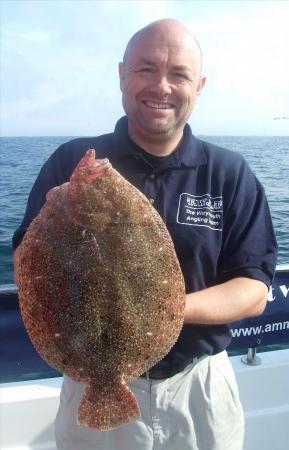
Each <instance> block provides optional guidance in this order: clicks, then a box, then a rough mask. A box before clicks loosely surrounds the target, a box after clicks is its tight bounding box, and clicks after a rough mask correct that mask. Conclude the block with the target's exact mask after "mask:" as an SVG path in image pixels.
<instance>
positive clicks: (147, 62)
mask: <svg viewBox="0 0 289 450" xmlns="http://www.w3.org/2000/svg"><path fill="white" fill-rule="evenodd" d="M137 63H138V64H147V65H149V66H154V65H155V63H154V62H153V61H151V60H150V59H147V58H143V57H142V58H140V59H139V60H138V61H137Z"/></svg>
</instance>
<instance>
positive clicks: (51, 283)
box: [16, 150, 185, 431]
mask: <svg viewBox="0 0 289 450" xmlns="http://www.w3.org/2000/svg"><path fill="white" fill-rule="evenodd" d="M16 271H17V276H18V281H17V284H18V288H19V301H20V308H21V313H22V317H23V321H24V324H25V326H26V328H27V331H28V333H29V335H30V338H31V340H32V343H33V345H34V346H35V348H36V350H37V351H38V352H39V354H40V355H41V356H42V357H43V359H44V360H45V361H47V362H48V364H50V365H51V366H53V367H55V368H56V369H57V370H59V371H60V372H63V373H65V374H66V375H68V376H69V377H71V378H72V379H74V380H75V381H78V382H80V383H83V384H84V385H85V386H86V389H85V392H84V395H83V397H82V399H81V401H80V405H79V408H78V418H77V421H78V423H79V424H80V425H84V426H88V427H90V428H93V429H95V430H100V431H105V430H110V429H113V428H115V427H117V426H119V425H121V424H125V423H128V422H131V421H134V420H136V419H137V418H138V417H139V415H140V410H139V406H138V403H137V400H136V398H135V396H134V394H133V393H132V392H131V390H130V389H129V387H128V383H129V382H131V381H132V380H133V379H135V378H136V377H138V376H139V375H141V374H142V373H144V372H145V371H146V370H148V369H149V368H150V367H152V366H153V365H155V364H156V363H157V362H158V361H159V360H161V359H162V358H163V357H164V356H165V355H166V354H167V353H168V352H169V350H170V349H171V347H172V346H173V345H174V343H175V342H176V340H177V338H178V335H179V333H180V330H181V328H182V325H183V320H184V307H185V286H184V280H183V276H182V273H181V269H180V266H179V262H178V260H177V256H176V254H175V250H174V245H173V242H172V240H171V237H170V235H169V233H168V231H167V228H166V226H165V224H164V223H163V221H162V219H161V217H160V216H159V214H158V213H157V211H156V210H155V209H154V208H153V207H152V205H151V204H150V202H149V201H148V199H147V198H146V197H145V196H144V195H143V194H142V193H141V192H139V191H138V190H137V189H136V188H135V187H134V186H132V185H131V184H130V183H129V182H128V181H127V180H125V179H124V178H123V177H122V176H121V175H120V174H119V173H118V172H117V171H116V170H115V169H114V168H113V167H112V165H111V164H110V162H109V161H108V160H107V159H99V160H97V159H95V150H88V151H87V152H86V154H85V156H84V157H83V158H82V159H81V161H80V162H79V164H78V165H77V167H76V168H75V170H74V172H73V174H72V176H71V178H70V181H69V182H67V183H64V184H62V185H61V186H57V187H55V188H53V189H52V190H51V191H49V192H48V194H47V196H46V203H45V204H44V206H43V207H42V209H41V211H40V213H39V214H38V216H37V217H36V218H35V219H34V220H33V222H32V223H31V225H30V227H29V229H28V230H27V232H26V234H25V236H24V239H23V241H22V243H21V245H20V247H19V250H18V257H17V260H16Z"/></svg>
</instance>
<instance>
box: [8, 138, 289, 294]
mask: <svg viewBox="0 0 289 450" xmlns="http://www.w3.org/2000/svg"><path fill="white" fill-rule="evenodd" d="M199 137H200V138H201V139H203V140H205V141H208V142H212V143H214V144H216V145H218V146H220V147H224V148H227V149H230V150H232V151H234V152H239V153H241V154H242V155H243V156H244V157H245V159H246V160H247V161H248V163H249V164H250V166H251V169H252V170H253V172H254V173H255V174H256V176H257V177H258V179H259V180H260V181H261V183H262V184H263V186H264V188H265V191H266V193H267V198H268V202H269V207H270V210H271V215H272V221H273V225H274V228H275V233H276V237H277V242H278V246H279V257H278V264H288V263H289V136H249V137H247V136H199ZM70 139H73V137H71V136H66V137H64V136H61V137H59V136H58V137H51V136H50V137H5V138H4V137H2V138H0V258H1V259H0V286H2V285H6V284H12V283H13V265H12V245H11V239H12V236H13V233H14V231H15V229H16V228H17V227H18V226H19V225H20V223H21V220H22V218H23V215H24V212H25V207H26V202H27V198H28V195H29V192H30V190H31V187H32V185H33V183H34V181H35V179H36V177H37V175H38V173H39V171H40V168H41V166H42V165H43V163H44V162H45V161H46V160H47V158H48V157H49V156H50V155H51V154H52V153H53V152H54V150H56V148H57V147H58V146H59V145H60V144H62V143H63V142H67V141H69V140H70Z"/></svg>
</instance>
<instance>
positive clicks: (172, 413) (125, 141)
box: [13, 19, 276, 450]
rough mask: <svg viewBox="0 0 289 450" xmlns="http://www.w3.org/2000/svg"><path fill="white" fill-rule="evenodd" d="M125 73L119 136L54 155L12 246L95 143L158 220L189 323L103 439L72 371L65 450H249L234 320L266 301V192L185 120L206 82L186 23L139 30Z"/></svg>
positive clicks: (269, 245)
mask: <svg viewBox="0 0 289 450" xmlns="http://www.w3.org/2000/svg"><path fill="white" fill-rule="evenodd" d="M119 74H120V87H121V91H122V96H123V107H124V110H125V113H126V116H125V117H123V118H121V119H120V120H119V121H118V123H117V124H116V127H115V130H114V132H113V133H110V134H107V135H103V136H98V137H95V138H83V139H75V140H73V141H71V142H68V143H66V144H64V145H62V146H61V147H59V149H57V150H56V151H55V152H54V154H53V155H52V156H51V157H50V158H49V160H48V161H47V162H46V163H45V165H44V167H43V168H42V170H41V172H40V174H39V176H38V179H37V180H36V183H35V185H34V187H33V189H32V191H31V194H30V197H29V201H28V205H27V210H26V214H25V217H24V219H23V222H22V224H21V226H20V227H19V229H18V230H17V231H16V232H15V235H14V239H13V244H14V249H16V248H17V246H18V245H19V243H20V241H21V239H22V237H23V235H24V233H25V231H26V230H27V228H28V226H29V224H30V223H31V221H32V220H33V218H34V217H35V216H36V215H37V214H38V212H39V210H40V208H41V206H42V205H43V203H44V202H45V195H46V193H47V192H48V191H49V190H50V189H51V188H52V187H54V186H57V185H59V184H62V183H64V182H66V181H68V180H69V178H70V175H71V173H72V172H73V169H74V168H75V166H76V165H77V163H78V162H79V160H80V159H81V157H82V156H83V155H84V154H85V152H86V150H87V149H89V148H95V149H96V153H97V157H98V158H105V157H107V158H109V159H110V161H111V163H112V165H113V166H114V167H115V168H116V169H117V170H119V172H121V173H122V174H123V176H124V177H126V178H127V179H128V180H129V181H130V182H131V183H132V184H134V185H135V186H136V187H137V188H138V189H140V190H141V191H142V192H143V193H144V194H145V195H146V196H147V197H148V198H149V199H150V201H151V203H152V204H153V205H154V207H155V208H156V209H157V210H158V212H159V213H160V215H161V216H162V218H163V220H164V222H165V224H166V226H167V228H168V230H169V232H170V234H171V236H172V239H173V241H174V245H175V249H176V253H177V256H178V259H179V262H180V266H181V269H182V272H183V276H184V279H185V284H186V291H187V301H186V310H185V321H184V326H183V329H182V331H181V333H180V336H179V338H178V341H177V342H176V344H175V345H174V347H173V348H172V350H171V351H170V353H169V354H168V355H167V356H166V357H165V358H164V359H163V360H162V361H160V362H159V363H158V364H157V365H156V366H154V367H152V368H151V369H150V370H149V371H148V372H147V373H145V374H144V375H143V376H142V377H139V378H138V379H136V380H135V381H134V382H133V383H131V389H132V390H133V392H134V393H135V395H136V397H137V399H138V402H139V404H140V409H141V417H140V419H138V420H137V421H135V422H133V423H130V424H128V425H123V426H121V427H119V428H117V429H114V430H112V431H107V432H96V431H93V430H91V429H87V428H84V427H81V426H79V425H78V424H77V423H76V417H77V409H78V406H79V402H80V398H81V396H82V393H83V391H84V387H83V386H82V385H80V384H79V383H76V382H74V381H73V380H72V379H70V378H68V377H67V376H64V379H63V387H62V392H61V402H60V407H59V411H58V414H57V418H56V441H57V448H58V450H152V449H158V450H162V449H163V450H177V449H180V450H241V448H242V445H243V437H244V419H243V411H242V406H241V404H240V400H239V395H238V388H237V385H236V381H235V377H234V373H233V370H232V367H231V365H230V362H229V359H228V356H227V353H226V348H227V347H228V345H229V343H230V340H231V335H230V331H229V327H228V324H229V323H230V322H233V321H236V320H239V319H242V318H245V317H250V316H256V315H258V314H260V313H261V312H262V311H263V309H264V307H265V304H266V298H267V293H268V287H269V285H270V283H271V281H272V277H273V274H274V269H275V264H276V241H275V237H274V232H273V229H272V224H271V219H270V213H269V210H268V205H267V201H266V197H265V194H264V190H263V188H262V186H261V184H260V183H259V181H258V180H257V179H256V177H255V176H254V175H253V173H252V172H251V170H250V168H249V167H248V165H247V163H246V162H245V161H244V159H243V158H242V157H241V156H240V155H238V154H236V153H234V152H230V151H229V150H224V149H221V148H218V147H215V146H213V145H211V144H209V143H206V142H204V141H201V140H199V139H196V138H195V137H194V136H193V134H192V132H191V129H190V127H189V125H188V124H187V121H188V119H189V117H190V115H191V113H192V111H193V108H194V106H195V103H196V101H197V99H198V96H199V95H200V93H201V91H202V88H203V86H204V84H205V77H203V76H202V74H201V51H200V48H199V45H198V43H197V42H196V41H195V39H194V38H193V37H192V35H191V34H190V31H189V30H188V29H187V28H186V27H185V26H184V25H182V24H181V23H179V22H177V21H175V20H168V19H167V20H162V21H158V22H154V23H152V24H150V25H148V26H147V27H146V28H144V29H142V30H140V31H138V32H137V33H136V34H135V35H134V36H133V37H132V39H131V40H130V41H129V43H128V46H127V49H126V51H125V55H124V59H123V62H122V63H120V65H119ZM15 257H16V258H17V251H16V253H15ZM16 275H17V274H16Z"/></svg>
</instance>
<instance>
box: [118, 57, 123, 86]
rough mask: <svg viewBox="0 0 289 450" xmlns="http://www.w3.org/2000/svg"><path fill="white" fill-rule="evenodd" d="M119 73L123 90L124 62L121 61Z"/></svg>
mask: <svg viewBox="0 0 289 450" xmlns="http://www.w3.org/2000/svg"><path fill="white" fill-rule="evenodd" d="M118 73H119V87H120V90H121V92H122V90H123V82H124V81H123V80H124V63H123V62H120V63H119V64H118Z"/></svg>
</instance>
